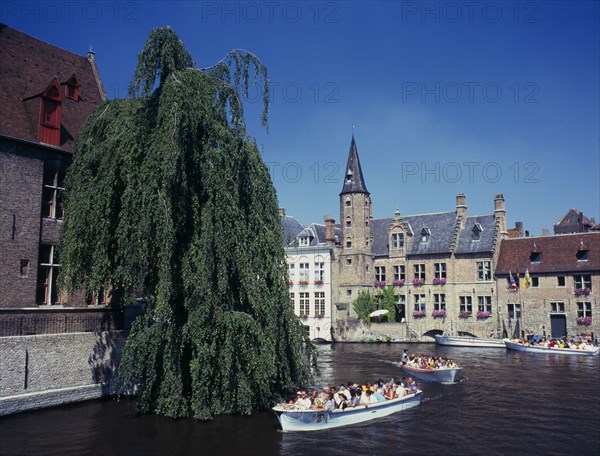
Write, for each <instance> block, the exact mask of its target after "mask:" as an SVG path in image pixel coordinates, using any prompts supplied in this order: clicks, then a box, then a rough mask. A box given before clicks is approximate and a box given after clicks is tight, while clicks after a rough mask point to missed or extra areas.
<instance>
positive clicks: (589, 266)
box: [496, 232, 600, 276]
mask: <svg viewBox="0 0 600 456" xmlns="http://www.w3.org/2000/svg"><path fill="white" fill-rule="evenodd" d="M581 248H583V249H587V250H588V260H587V261H579V260H578V259H577V256H576V255H577V252H578V251H579V250H580V249H581ZM534 250H535V251H536V252H539V253H541V261H540V262H539V263H532V262H531V259H530V256H531V253H532V252H533V251H534ZM525 269H529V273H530V274H534V273H555V272H578V271H600V233H597V232H588V233H573V234H560V235H556V236H540V237H525V238H519V239H503V240H502V241H501V243H500V255H499V257H498V263H497V265H496V275H497V276H507V275H508V274H509V272H512V273H513V274H515V273H516V272H517V271H518V272H521V273H522V272H525Z"/></svg>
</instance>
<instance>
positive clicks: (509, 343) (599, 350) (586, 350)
mask: <svg viewBox="0 0 600 456" xmlns="http://www.w3.org/2000/svg"><path fill="white" fill-rule="evenodd" d="M504 343H505V345H506V348H507V349H509V350H516V351H521V352H528V353H553V354H557V355H576V356H577V355H578V356H594V355H598V354H600V347H595V346H593V345H590V344H586V343H583V344H579V345H577V346H574V347H566V346H565V347H560V346H559V345H554V346H550V345H549V344H548V345H542V344H537V345H532V344H531V343H530V342H529V341H526V342H524V341H522V340H520V339H504Z"/></svg>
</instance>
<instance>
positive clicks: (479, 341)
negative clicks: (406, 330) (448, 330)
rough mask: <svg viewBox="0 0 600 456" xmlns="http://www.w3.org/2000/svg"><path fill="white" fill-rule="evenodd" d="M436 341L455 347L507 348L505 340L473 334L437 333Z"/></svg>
mask: <svg viewBox="0 0 600 456" xmlns="http://www.w3.org/2000/svg"><path fill="white" fill-rule="evenodd" d="M434 337H435V341H436V343H438V344H439V345H451V346H453V347H486V348H505V345H504V340H502V339H492V338H483V337H473V336H448V335H446V334H442V335H439V334H436V335H435V336H434Z"/></svg>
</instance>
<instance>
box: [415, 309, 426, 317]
mask: <svg viewBox="0 0 600 456" xmlns="http://www.w3.org/2000/svg"><path fill="white" fill-rule="evenodd" d="M426 316H427V314H426V313H425V312H423V311H422V310H415V311H414V312H413V317H414V318H425V317H426Z"/></svg>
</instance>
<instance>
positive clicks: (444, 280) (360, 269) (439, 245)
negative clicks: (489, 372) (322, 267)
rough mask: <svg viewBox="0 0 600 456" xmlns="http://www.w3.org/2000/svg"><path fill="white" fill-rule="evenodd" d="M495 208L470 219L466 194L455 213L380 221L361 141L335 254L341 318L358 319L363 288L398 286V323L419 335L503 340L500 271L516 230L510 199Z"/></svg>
mask: <svg viewBox="0 0 600 456" xmlns="http://www.w3.org/2000/svg"><path fill="white" fill-rule="evenodd" d="M493 203H494V206H493V207H494V211H493V213H491V214H487V215H477V216H472V215H468V214H467V198H466V196H465V195H464V194H462V193H459V194H458V195H457V196H456V207H455V210H453V211H448V212H440V213H431V214H419V215H408V216H402V215H401V214H400V211H398V210H396V212H395V214H394V216H393V217H390V218H383V219H374V218H373V216H372V201H371V195H370V193H369V192H368V190H367V186H366V182H365V178H364V176H363V173H362V169H361V166H360V160H359V156H358V148H357V146H356V141H355V139H354V137H353V138H352V141H351V145H350V151H349V155H348V162H347V166H346V173H345V179H344V184H343V188H342V191H341V193H340V231H341V235H340V242H339V245H335V246H334V250H333V253H334V261H333V263H332V276H333V282H334V286H333V287H332V294H333V297H332V302H333V303H334V304H335V306H336V313H335V315H334V316H335V318H337V319H338V320H339V321H340V323H341V324H342V325H343V321H344V320H348V319H352V318H354V317H356V314H355V312H354V310H353V308H352V302H353V301H354V299H356V297H357V296H358V293H359V292H360V291H361V290H372V291H373V292H376V289H377V288H378V287H382V286H390V285H391V286H394V288H395V293H396V296H397V299H398V304H397V306H396V307H397V309H396V314H395V315H394V316H392V320H395V321H396V322H400V323H405V324H406V325H407V326H408V329H409V332H410V334H412V335H413V336H416V337H421V336H424V335H432V334H436V333H441V332H443V331H451V332H458V333H467V334H474V335H477V336H485V337H488V336H490V335H491V334H494V335H495V334H497V329H498V326H499V320H498V319H499V315H498V314H497V312H496V310H495V306H494V302H495V300H496V296H495V288H496V287H495V282H494V279H493V277H494V265H495V260H496V258H497V255H498V246H499V242H500V240H501V239H502V238H504V237H507V235H508V232H507V226H506V209H505V202H504V197H503V196H502V195H496V197H495V198H494V201H493ZM330 223H333V222H332V221H331V222H330ZM341 332H343V329H341Z"/></svg>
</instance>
